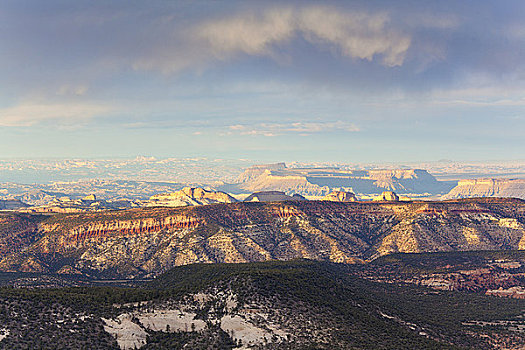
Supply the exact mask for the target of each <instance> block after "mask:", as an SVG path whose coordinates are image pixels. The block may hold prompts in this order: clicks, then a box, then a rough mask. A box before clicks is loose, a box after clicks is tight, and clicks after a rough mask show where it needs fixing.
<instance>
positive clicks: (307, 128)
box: [228, 120, 360, 137]
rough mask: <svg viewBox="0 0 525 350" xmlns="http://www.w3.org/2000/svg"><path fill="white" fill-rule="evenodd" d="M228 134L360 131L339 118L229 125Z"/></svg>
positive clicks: (275, 134)
mask: <svg viewBox="0 0 525 350" xmlns="http://www.w3.org/2000/svg"><path fill="white" fill-rule="evenodd" d="M228 129H229V131H230V134H232V133H233V134H240V135H260V136H268V137H271V136H279V135H284V134H300V135H310V134H317V133H327V132H336V131H339V132H358V131H360V129H359V127H357V126H356V125H355V124H353V123H349V122H344V121H341V120H338V121H333V122H324V123H323V122H292V123H259V124H256V125H253V126H252V125H242V124H236V125H230V126H229V127H228Z"/></svg>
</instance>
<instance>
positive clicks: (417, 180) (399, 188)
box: [224, 163, 456, 196]
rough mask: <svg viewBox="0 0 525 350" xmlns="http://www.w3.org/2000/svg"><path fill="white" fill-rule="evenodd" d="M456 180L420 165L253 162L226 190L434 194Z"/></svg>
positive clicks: (446, 190) (444, 189)
mask: <svg viewBox="0 0 525 350" xmlns="http://www.w3.org/2000/svg"><path fill="white" fill-rule="evenodd" d="M455 184H456V183H455V182H452V183H451V182H446V181H438V180H436V178H434V177H433V176H432V175H431V174H429V173H428V172H427V171H425V170H421V169H398V170H342V169H338V168H287V167H286V166H285V164H284V163H278V164H269V165H256V166H253V167H251V168H248V169H246V171H245V172H244V173H243V174H241V175H240V176H239V178H238V179H237V183H236V184H235V186H233V185H227V186H225V187H224V188H225V189H227V190H228V191H233V192H235V191H240V192H242V191H245V192H246V191H248V192H256V191H282V192H285V193H287V194H290V193H298V194H301V195H307V196H325V195H327V194H329V193H330V192H331V191H333V190H339V189H343V190H345V191H349V192H354V193H359V194H379V193H381V192H383V191H396V192H398V193H404V194H419V195H435V194H444V193H447V192H448V191H450V189H451V188H452V187H453V186H454V185H455Z"/></svg>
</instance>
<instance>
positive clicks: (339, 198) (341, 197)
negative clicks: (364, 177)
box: [322, 191, 357, 202]
mask: <svg viewBox="0 0 525 350" xmlns="http://www.w3.org/2000/svg"><path fill="white" fill-rule="evenodd" d="M322 200H324V201H332V202H357V197H356V196H355V194H353V193H352V192H345V191H332V192H330V193H329V194H327V195H326V196H324V197H323V198H322Z"/></svg>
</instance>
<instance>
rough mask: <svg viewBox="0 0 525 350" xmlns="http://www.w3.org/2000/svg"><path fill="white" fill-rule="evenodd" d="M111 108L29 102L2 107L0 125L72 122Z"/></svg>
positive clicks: (84, 104) (82, 104)
mask: <svg viewBox="0 0 525 350" xmlns="http://www.w3.org/2000/svg"><path fill="white" fill-rule="evenodd" d="M110 111H111V108H110V107H108V106H104V105H97V104H88V103H63V104H40V103H27V104H20V105H17V106H14V107H10V108H5V109H0V126H5V127H9V126H22V127H28V126H33V125H35V124H39V123H42V122H50V121H53V122H60V123H61V124H72V123H77V122H80V121H85V120H87V119H91V118H93V117H96V116H99V115H102V114H107V113H109V112H110Z"/></svg>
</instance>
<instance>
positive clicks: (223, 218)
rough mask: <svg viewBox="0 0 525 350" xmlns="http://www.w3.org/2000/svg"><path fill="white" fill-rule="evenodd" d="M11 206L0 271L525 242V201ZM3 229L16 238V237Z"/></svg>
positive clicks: (346, 257) (136, 271)
mask: <svg viewBox="0 0 525 350" xmlns="http://www.w3.org/2000/svg"><path fill="white" fill-rule="evenodd" d="M24 215H25V216H22V214H16V213H10V214H4V215H3V216H2V217H1V221H0V252H2V253H3V255H2V256H3V258H2V259H1V260H0V270H1V271H47V272H60V271H77V272H78V273H81V274H88V275H92V276H93V275H94V276H106V277H118V278H123V277H137V276H153V275H157V274H159V273H161V272H163V271H166V270H168V269H170V268H171V267H173V266H177V265H184V264H190V263H196V262H208V263H217V262H249V261H264V260H271V259H278V260H289V259H294V258H309V259H316V260H329V261H334V262H341V263H356V262H362V261H364V260H370V259H373V258H375V257H377V256H379V255H384V254H390V253H394V252H434V251H459V250H484V249H525V238H524V236H525V201H522V200H517V199H469V200H460V201H446V202H334V201H288V202H244V203H242V202H241V203H230V204H214V205H204V206H196V207H184V208H141V209H132V210H122V211H107V212H96V213H76V214H69V215H68V214H57V215H48V216H45V217H43V216H39V217H38V218H37V217H36V216H32V215H28V214H24ZM2 237H10V238H9V239H11V238H16V237H18V238H17V239H18V240H17V241H16V242H17V243H16V244H14V245H13V244H9V242H10V241H9V240H7V239H3V240H2Z"/></svg>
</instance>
